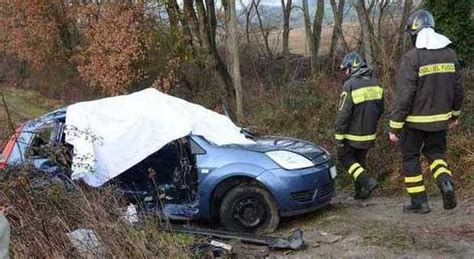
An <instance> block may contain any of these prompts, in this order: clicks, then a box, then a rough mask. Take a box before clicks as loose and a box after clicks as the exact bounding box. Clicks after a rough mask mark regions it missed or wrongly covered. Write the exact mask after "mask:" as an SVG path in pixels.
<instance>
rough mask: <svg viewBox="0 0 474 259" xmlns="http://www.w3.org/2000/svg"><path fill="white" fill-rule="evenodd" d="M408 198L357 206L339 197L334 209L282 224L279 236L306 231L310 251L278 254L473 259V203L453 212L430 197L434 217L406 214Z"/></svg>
mask: <svg viewBox="0 0 474 259" xmlns="http://www.w3.org/2000/svg"><path fill="white" fill-rule="evenodd" d="M407 201H408V198H407V197H374V198H372V199H370V200H368V201H364V202H359V201H355V200H353V199H352V198H351V197H350V196H349V195H348V194H340V195H338V197H336V198H335V199H334V201H333V203H332V205H331V206H329V207H328V208H326V209H323V210H321V211H318V212H314V213H311V214H308V215H303V216H300V217H295V218H290V219H286V220H283V221H282V222H281V225H280V226H281V227H280V230H279V233H278V234H281V235H286V234H288V233H289V232H291V231H292V230H294V229H296V228H300V229H302V230H303V231H304V238H305V240H306V242H307V244H308V247H307V249H306V250H304V251H301V252H293V253H286V254H285V253H274V254H273V256H272V257H275V258H280V257H292V258H294V257H296V258H314V257H324V258H326V257H327V258H368V257H377V258H379V257H383V258H386V257H389V258H446V257H449V258H453V257H455V258H474V199H461V200H460V201H459V202H458V207H457V208H456V209H454V210H451V211H446V210H444V209H443V208H442V202H441V197H439V196H437V197H430V205H431V209H432V212H431V213H429V214H425V215H414V214H405V213H403V212H402V210H401V207H402V204H403V203H405V202H407Z"/></svg>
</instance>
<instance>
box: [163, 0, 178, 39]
mask: <svg viewBox="0 0 474 259" xmlns="http://www.w3.org/2000/svg"><path fill="white" fill-rule="evenodd" d="M166 13H167V14H168V18H169V20H170V28H171V31H172V32H173V33H176V32H178V24H179V16H180V15H179V6H178V3H177V2H176V0H168V1H166Z"/></svg>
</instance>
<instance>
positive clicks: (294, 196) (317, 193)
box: [258, 163, 335, 217]
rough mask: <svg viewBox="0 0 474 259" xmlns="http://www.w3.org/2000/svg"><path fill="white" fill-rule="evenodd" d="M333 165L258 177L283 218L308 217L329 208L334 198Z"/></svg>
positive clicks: (267, 173)
mask: <svg viewBox="0 0 474 259" xmlns="http://www.w3.org/2000/svg"><path fill="white" fill-rule="evenodd" d="M331 167H333V164H332V163H327V164H324V165H319V166H315V167H311V168H307V169H301V170H292V171H288V170H284V169H274V170H268V171H266V172H264V173H263V174H261V175H260V176H259V177H258V180H259V181H260V182H261V183H263V184H264V185H265V186H266V187H267V188H268V189H269V190H270V192H271V193H272V195H273V197H274V198H275V201H276V202H277V204H278V208H279V210H280V215H281V216H282V217H289V216H295V215H299V214H304V213H308V212H311V211H314V210H317V209H319V208H321V207H324V206H326V205H327V204H328V203H329V202H330V201H331V199H332V197H333V196H334V195H335V188H334V180H333V179H332V177H331V173H330V168H331Z"/></svg>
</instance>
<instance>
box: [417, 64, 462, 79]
mask: <svg viewBox="0 0 474 259" xmlns="http://www.w3.org/2000/svg"><path fill="white" fill-rule="evenodd" d="M454 72H456V67H455V66H454V63H439V64H431V65H425V66H421V67H420V69H419V70H418V76H426V75H431V74H438V73H454Z"/></svg>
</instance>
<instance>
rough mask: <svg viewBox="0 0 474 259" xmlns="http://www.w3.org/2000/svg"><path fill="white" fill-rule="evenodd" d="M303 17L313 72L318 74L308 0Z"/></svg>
mask: <svg viewBox="0 0 474 259" xmlns="http://www.w3.org/2000/svg"><path fill="white" fill-rule="evenodd" d="M302 2H303V18H304V31H305V35H306V44H307V46H308V50H309V56H310V63H311V73H312V74H313V75H314V74H316V50H315V49H314V37H313V33H312V32H311V20H310V17H309V7H308V0H303V1H302Z"/></svg>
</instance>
